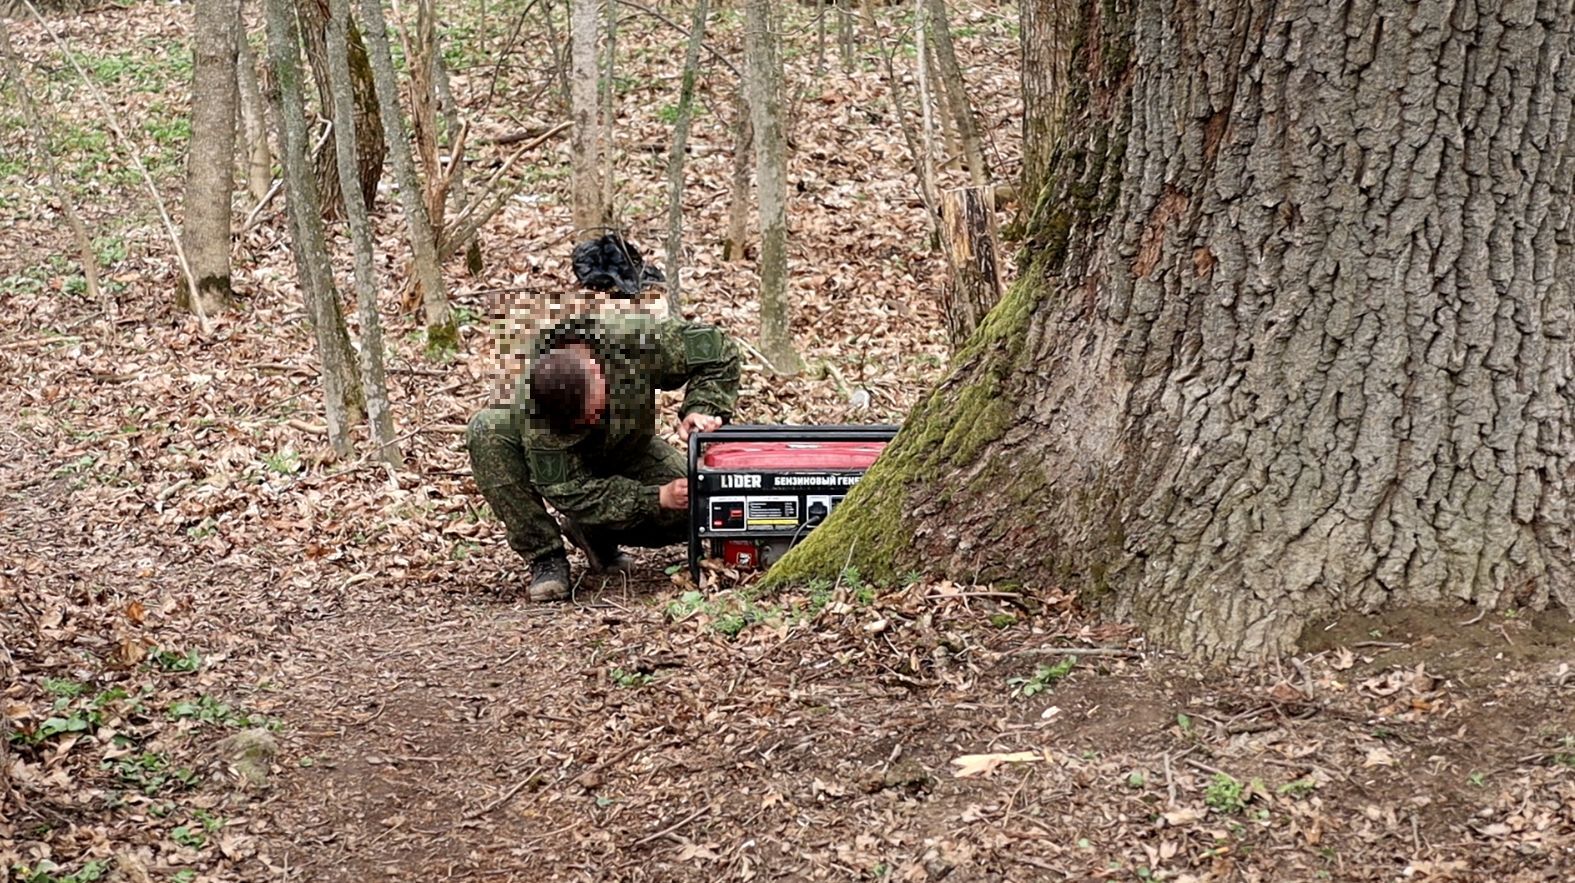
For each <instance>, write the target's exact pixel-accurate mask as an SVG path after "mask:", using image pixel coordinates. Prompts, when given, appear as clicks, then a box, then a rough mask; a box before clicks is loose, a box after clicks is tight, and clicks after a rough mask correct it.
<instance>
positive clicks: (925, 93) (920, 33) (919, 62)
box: [913, 0, 939, 244]
mask: <svg viewBox="0 0 1575 883" xmlns="http://www.w3.org/2000/svg"><path fill="white" fill-rule="evenodd" d="M914 4H915V8H914V11H913V22H914V25H913V27H914V32H913V47H914V51H915V53H917V54H916V56H915V58H914V74H915V79H916V80H917V82H918V87H919V120H920V128H919V137H920V139H921V143H922V144H923V145H924V152H923V161H922V162H921V163H920V164H919V167H920V170H921V171H922V175H921V178H920V180H921V181H922V184H923V187H924V204H925V205H926V206H927V207H929V209H930V212H931V214H932V215H933V214H934V213H935V210H936V206H937V203H938V202H939V198H938V197H937V195H936V193H935V114H934V113H933V111H932V110H931V104H932V100H931V97H930V78H929V67H930V66H929V64H928V63H927V60H928V56H929V53H928V52H927V51H926V49H927V48H928V44H929V42H930V41H929V40H928V39H927V32H928V31H929V30H930V28H929V22H928V21H927V18H928V17H927V16H926V15H925V11H924V0H914ZM937 244H939V243H937Z"/></svg>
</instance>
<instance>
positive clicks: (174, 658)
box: [153, 647, 202, 674]
mask: <svg viewBox="0 0 1575 883" xmlns="http://www.w3.org/2000/svg"><path fill="white" fill-rule="evenodd" d="M153 662H154V663H155V664H156V665H158V667H159V668H162V669H164V670H165V671H169V672H179V673H183V674H184V673H190V672H194V671H196V670H197V669H199V668H202V654H200V653H198V652H197V651H196V650H188V651H186V652H185V653H181V652H180V651H179V650H166V649H164V648H162V647H161V648H159V649H158V650H155V651H154V652H153Z"/></svg>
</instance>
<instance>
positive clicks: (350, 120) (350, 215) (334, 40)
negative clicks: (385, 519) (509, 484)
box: [327, 0, 404, 466]
mask: <svg viewBox="0 0 1575 883" xmlns="http://www.w3.org/2000/svg"><path fill="white" fill-rule="evenodd" d="M329 11H330V15H329V18H328V29H327V35H328V47H327V48H328V58H327V61H328V78H329V79H328V82H329V85H330V86H331V87H332V90H333V95H334V126H335V127H336V128H339V129H340V130H341V131H344V130H347V129H349V128H350V127H352V126H354V125H355V111H354V106H355V99H354V90H355V86H354V85H353V82H352V80H351V74H350V60H349V54H350V46H349V43H348V41H347V40H346V37H345V27H344V25H345V22H348V21H349V20H350V0H329ZM334 153H335V158H336V159H337V160H338V163H339V176H340V178H341V179H345V178H353V177H355V174H356V169H358V168H359V167H360V166H359V158H358V157H357V156H356V143H355V139H354V138H339V139H336V141H335V148H334ZM345 220H346V224H347V226H348V227H349V228H350V242H351V245H352V247H353V248H354V250H355V299H356V316H357V318H358V319H359V321H360V325H361V359H360V365H361V386H362V389H363V390H364V391H365V392H366V411H367V417H368V422H369V423H370V424H371V430H372V444H373V445H375V446H376V448H377V451H378V456H380V457H381V458H382V459H384V460H385V461H387V462H389V463H392V464H394V465H396V466H397V465H399V464H400V463H402V462H403V460H404V458H403V457H402V456H401V455H400V453H399V444H398V443H397V442H396V441H395V440H394V415H393V411H392V409H391V408H390V407H389V403H388V384H387V382H386V380H385V378H384V374H383V323H382V320H381V318H380V317H379V315H378V310H377V277H376V274H375V271H374V270H373V268H372V225H371V222H370V221H369V220H368V218H367V212H366V206H365V205H363V204H362V203H361V202H359V201H358V200H354V199H352V200H350V201H349V202H347V203H346V204H345Z"/></svg>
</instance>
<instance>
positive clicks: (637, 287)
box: [573, 233, 667, 297]
mask: <svg viewBox="0 0 1575 883" xmlns="http://www.w3.org/2000/svg"><path fill="white" fill-rule="evenodd" d="M573 263H574V278H575V279H578V280H579V282H580V284H581V285H583V286H585V287H586V288H589V289H592V290H595V291H616V292H618V293H620V294H622V295H624V296H626V297H635V296H637V295H639V293H640V292H641V290H643V289H644V288H646V287H647V286H649V285H656V284H664V283H666V282H667V277H666V276H663V275H662V271H661V270H658V269H657V268H656V267H655V266H653V265H651V264H647V263H646V262H645V258H644V257H642V256H641V255H640V250H639V249H637V248H635V247H634V245H633V244H632V243H630V242H629V241H628V240H626V239H624V238H623V236H621V235H620V234H617V233H606V234H603V235H602V236H599V237H597V238H596V239H589V240H586V241H585V242H582V243H580V244H579V245H576V246H575V247H574V255H573Z"/></svg>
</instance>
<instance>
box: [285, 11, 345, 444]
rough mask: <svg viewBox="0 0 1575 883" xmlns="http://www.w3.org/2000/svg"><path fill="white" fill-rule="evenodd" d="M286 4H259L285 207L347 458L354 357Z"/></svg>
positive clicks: (338, 439) (337, 437) (327, 398)
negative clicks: (310, 152) (327, 240)
mask: <svg viewBox="0 0 1575 883" xmlns="http://www.w3.org/2000/svg"><path fill="white" fill-rule="evenodd" d="M291 5H292V4H290V3H289V2H288V0H264V6H265V8H266V10H267V19H268V56H269V59H270V61H271V62H272V65H273V70H274V75H275V77H276V78H277V79H278V84H279V109H280V122H281V123H282V126H281V128H282V129H283V132H282V133H281V134H282V138H283V140H284V180H285V192H286V196H285V199H286V206H287V208H288V211H289V214H290V217H291V222H292V223H291V226H292V228H293V230H294V237H293V238H294V241H295V248H294V251H295V255H296V261H297V263H298V269H299V276H300V281H301V290H302V292H303V293H304V294H305V299H306V310H307V315H308V316H310V317H311V322H312V329H313V331H314V332H315V333H316V335H317V354H318V358H319V359H320V360H321V362H322V372H321V377H322V382H323V398H324V402H325V406H326V407H325V411H326V415H327V418H328V441H329V444H331V445H332V446H333V449H334V451H335V452H336V453H338V454H339V455H340V456H346V455H348V454H350V453H351V451H352V445H351V441H350V427H351V425H352V424H354V423H355V422H356V421H357V420H358V419H359V417H360V415H359V414H357V413H356V410H357V409H355V408H353V407H352V404H351V402H352V400H353V399H359V398H360V396H359V394H358V393H357V392H353V391H352V390H353V389H354V390H359V386H360V384H359V382H358V381H357V374H356V367H355V354H354V352H353V350H351V348H350V339H349V335H348V334H347V333H346V332H345V331H344V318H343V317H342V316H341V315H340V312H339V296H338V293H337V292H336V291H335V290H334V282H333V273H332V271H331V269H330V267H329V262H328V252H327V249H326V247H325V246H324V243H323V219H322V208H321V206H320V205H319V204H318V197H317V182H316V180H315V179H314V177H313V175H312V174H311V172H310V171H309V170H310V168H311V160H310V158H309V157H308V156H307V145H306V113H305V109H304V107H303V103H302V96H301V91H302V82H301V80H302V78H301V62H300V50H299V45H300V44H299V38H298V37H297V35H296V30H295V27H296V19H295V15H294V13H293V10H292V9H291V8H290V7H291Z"/></svg>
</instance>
